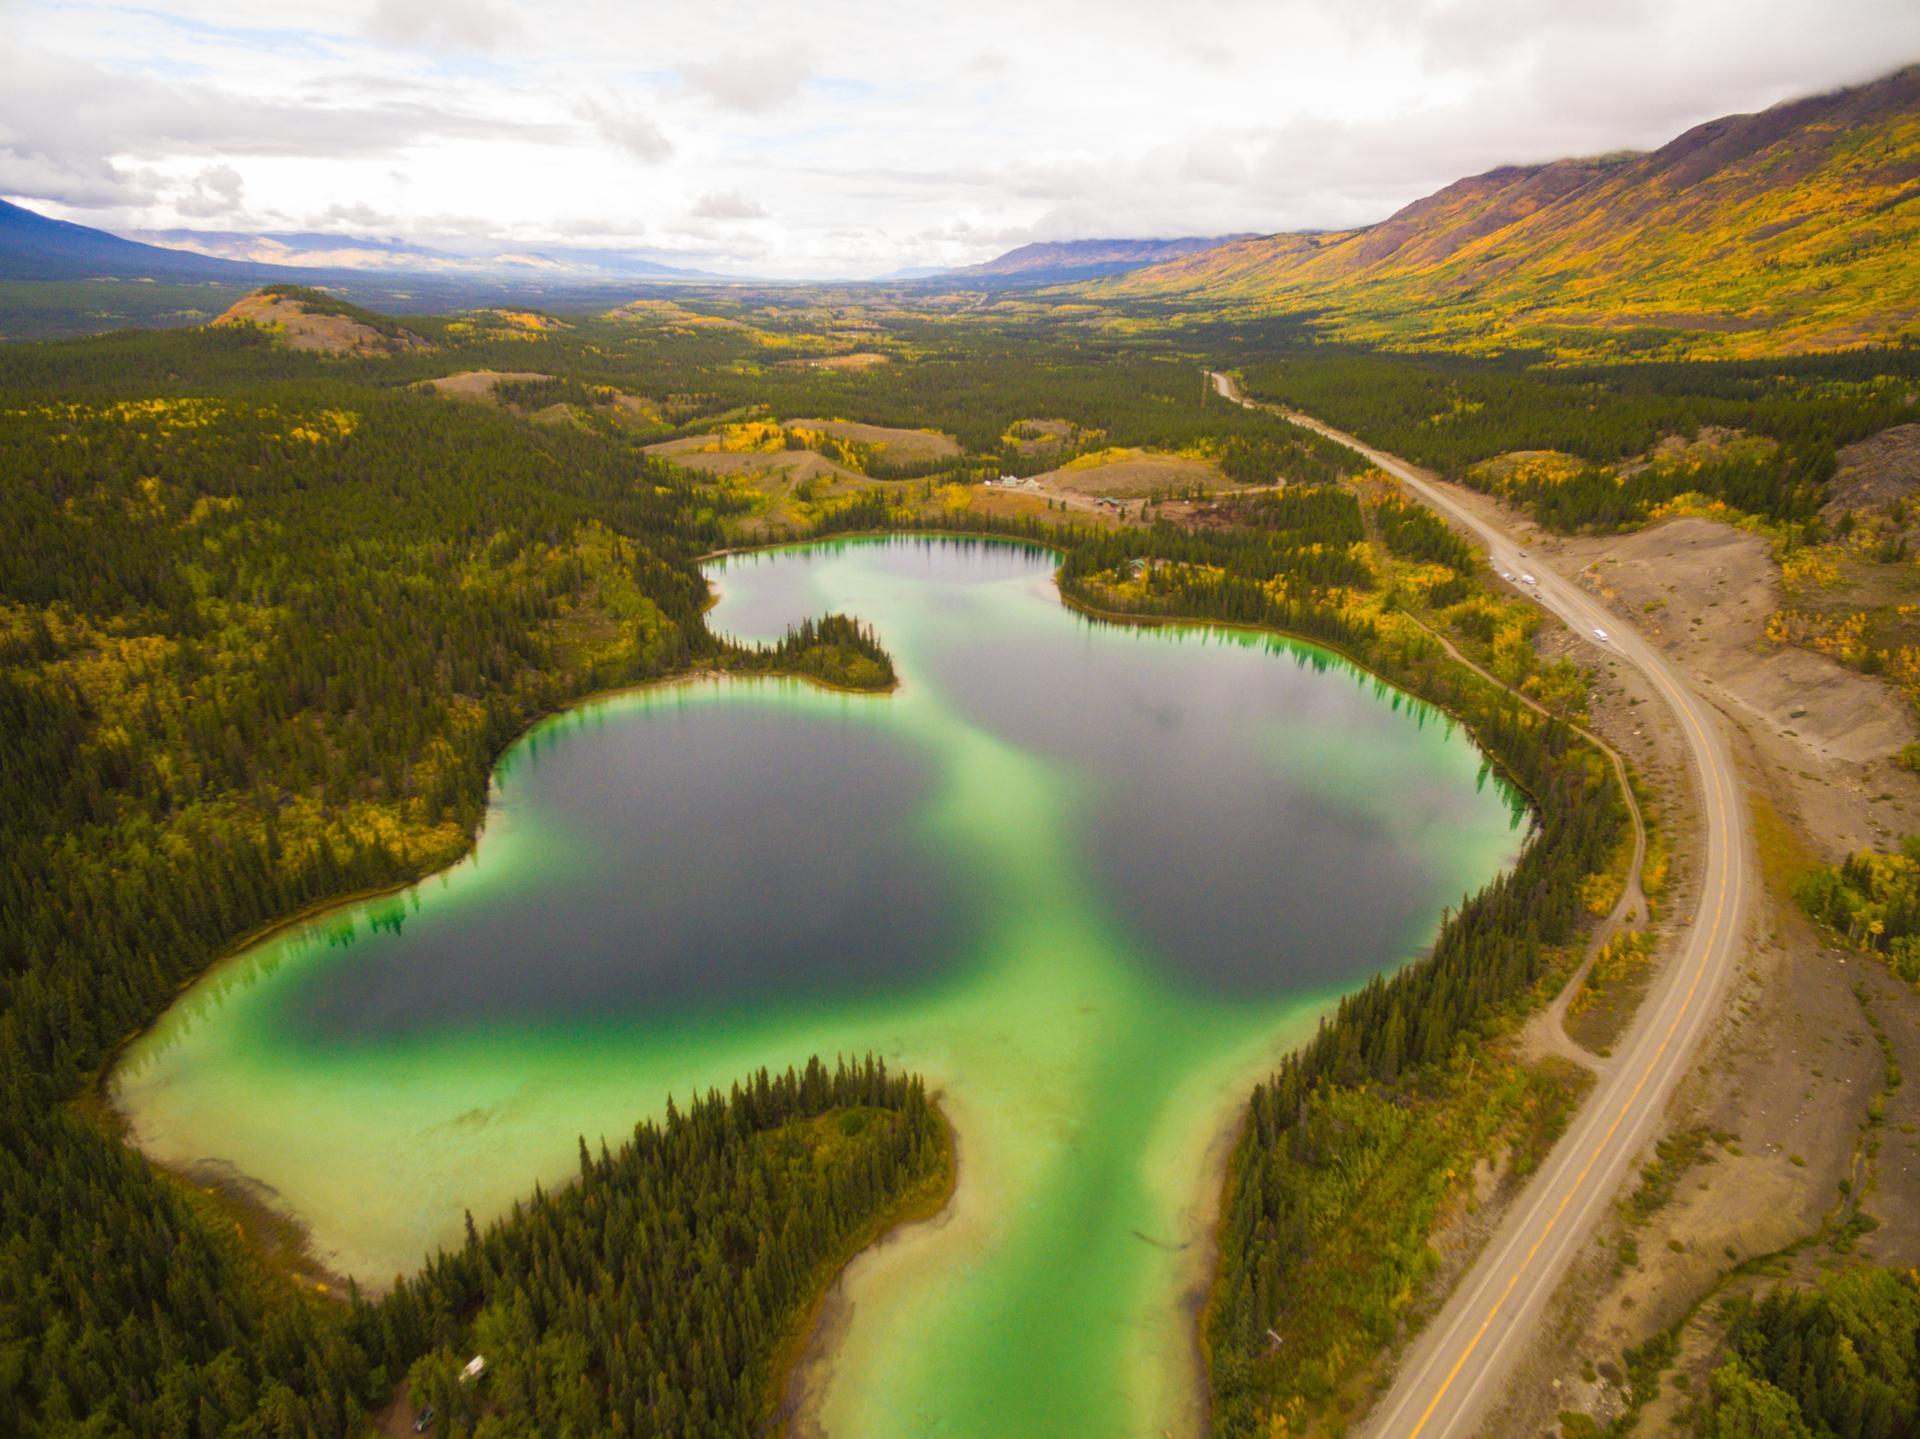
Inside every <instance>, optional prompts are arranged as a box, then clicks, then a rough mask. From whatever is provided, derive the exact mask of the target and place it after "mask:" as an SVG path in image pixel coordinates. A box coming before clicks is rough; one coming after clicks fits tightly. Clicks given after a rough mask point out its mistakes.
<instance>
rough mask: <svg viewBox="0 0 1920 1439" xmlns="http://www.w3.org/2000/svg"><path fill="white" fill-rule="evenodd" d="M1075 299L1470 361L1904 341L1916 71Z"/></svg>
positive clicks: (1531, 170)
mask: <svg viewBox="0 0 1920 1439" xmlns="http://www.w3.org/2000/svg"><path fill="white" fill-rule="evenodd" d="M1081 292H1082V293H1084V294H1085V295H1087V296H1088V297H1090V298H1101V299H1112V300H1160V301H1166V302H1169V303H1175V304H1178V305H1180V306H1181V307H1182V308H1183V309H1187V310H1192V309H1196V308H1199V309H1204V308H1207V307H1214V308H1217V309H1218V310H1220V311H1221V312H1223V313H1247V314H1252V313H1273V312H1276V311H1297V312H1302V313H1303V314H1305V315H1308V316H1309V317H1310V319H1309V323H1311V324H1312V325H1314V326H1315V327H1317V328H1318V329H1320V330H1322V331H1323V332H1325V333H1326V334H1328V335H1330V336H1332V337H1336V338H1340V339H1346V340H1357V341H1363V342H1368V343H1373V344H1381V345H1390V346H1416V347H1423V346H1431V347H1444V348H1450V349H1465V350H1478V351H1486V350H1500V349H1512V348H1518V347H1539V348H1543V349H1546V350H1548V351H1557V352H1561V353H1566V354H1569V355H1572V354H1592V353H1601V354H1614V355H1634V354H1649V355H1653V354H1691V355H1728V356H1738V355H1762V354H1776V353H1782V352H1790V351H1803V350H1813V349H1832V348H1838V347H1843V346H1848V345H1855V344H1861V343H1866V342H1876V341H1880V342H1884V341H1889V340H1893V339H1896V338H1898V337H1900V336H1902V335H1912V334H1915V333H1916V331H1920V66H1910V67H1908V68H1907V69H1904V70H1901V71H1899V72H1897V73H1895V74H1893V75H1889V76H1887V77H1886V78H1885V79H1883V80H1879V81H1876V82H1874V83H1872V84H1869V85H1861V86H1858V87H1855V88H1853V89H1849V90H1842V91H1839V92H1836V93H1834V94H1829V95H1820V96H1814V97H1811V98H1808V99H1802V100H1793V101H1789V102H1787V103H1785V104H1781V105H1776V106H1774V107H1772V108H1771V109H1768V110H1765V111H1762V112H1761V113H1759V114H1757V115H1733V116H1728V117H1726V118H1724V119H1719V120H1712V121H1709V122H1708V123H1706V124H1704V125H1698V126H1695V127H1694V128H1693V129H1691V130H1689V131H1687V133H1686V134H1684V135H1682V136H1680V137H1679V138H1678V139H1676V140H1674V141H1672V142H1671V143H1670V144H1667V145H1664V146H1662V147H1661V148H1660V149H1658V150H1655V151H1652V152H1651V153H1647V154H1622V155H1608V156H1602V157H1600V158H1598V159H1592V160H1563V161H1557V162H1555V163H1553V164H1548V165H1533V166H1508V167H1503V168H1501V169H1497V170H1490V171H1488V172H1487V173H1486V174H1484V175H1476V176H1474V177H1472V178H1471V179H1466V180H1460V181H1457V182H1455V183H1454V184H1452V185H1449V186H1447V187H1446V188H1445V189H1443V190H1440V191H1438V192H1436V193H1434V194H1432V195H1429V196H1428V197H1426V198H1425V199H1423V200H1417V201H1415V202H1414V203H1413V204H1411V205H1409V206H1407V207H1406V208H1405V209H1403V210H1401V211H1400V212H1399V213H1398V214H1396V215H1394V216H1392V217H1391V218H1390V219H1387V220H1385V221H1383V222H1382V223H1380V224H1378V225H1373V226H1369V227H1367V228H1366V229H1361V230H1349V231H1343V232H1338V233H1325V234H1313V235H1272V236H1267V237H1264V238H1259V239H1249V240H1241V241H1236V242H1234V243H1231V244H1226V245H1221V246H1218V247H1215V248H1212V249H1208V250H1203V251H1200V252H1198V253H1195V254H1192V255H1188V256H1183V257H1180V258H1177V259H1174V260H1171V261H1169V262H1167V263H1164V264H1160V265H1154V266H1151V267H1148V268H1145V269H1139V270H1135V271H1133V272H1132V273H1130V274H1127V275H1124V276H1121V277H1118V278H1116V279H1111V280H1106V281H1101V282H1098V283H1094V284H1091V285H1086V286H1083V287H1081Z"/></svg>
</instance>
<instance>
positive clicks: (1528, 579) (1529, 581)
mask: <svg viewBox="0 0 1920 1439" xmlns="http://www.w3.org/2000/svg"><path fill="white" fill-rule="evenodd" d="M1520 583H1521V584H1523V585H1537V584H1539V583H1540V581H1538V580H1536V579H1535V578H1534V577H1533V576H1532V575H1522V576H1520Z"/></svg>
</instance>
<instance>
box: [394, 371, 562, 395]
mask: <svg viewBox="0 0 1920 1439" xmlns="http://www.w3.org/2000/svg"><path fill="white" fill-rule="evenodd" d="M552 378H553V376H551V375H542V374H537V373H535V372H534V371H532V370H462V371H461V372H460V373H459V374H457V375H442V376H441V377H440V378H439V379H437V380H425V381H422V383H423V384H424V385H425V386H426V387H427V388H428V389H431V390H438V391H439V392H440V393H441V394H443V395H452V396H454V397H455V398H456V399H462V400H491V399H492V398H493V388H494V386H495V385H499V384H503V383H512V382H515V381H521V380H550V379H552Z"/></svg>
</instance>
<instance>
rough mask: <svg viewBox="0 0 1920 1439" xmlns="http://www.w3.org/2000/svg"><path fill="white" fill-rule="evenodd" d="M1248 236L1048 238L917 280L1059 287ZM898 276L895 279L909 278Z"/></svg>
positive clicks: (1207, 248)
mask: <svg viewBox="0 0 1920 1439" xmlns="http://www.w3.org/2000/svg"><path fill="white" fill-rule="evenodd" d="M1248 238H1250V237H1249V236H1246V235H1216V236H1212V237H1210V238H1209V237H1206V236H1201V235H1189V236H1185V237H1183V238H1181V239H1177V240H1046V241H1041V242H1039V243H1037V244H1032V245H1022V246H1020V248H1019V249H1017V250H1009V251H1007V252H1006V254H1004V255H1000V256H997V257H996V258H994V259H991V260H988V261H986V262H985V263H983V264H979V265H965V266H962V267H960V268H958V269H953V270H938V271H924V272H920V275H921V277H925V278H931V279H934V280H939V281H945V282H957V283H960V284H983V285H993V286H998V285H1058V284H1064V283H1066V282H1068V281H1071V280H1091V279H1097V278H1099V277H1101V276H1105V275H1123V274H1126V273H1127V272H1128V271H1130V270H1139V269H1142V268H1144V267H1145V266H1148V265H1157V264H1160V263H1162V262H1164V261H1167V260H1174V259H1178V258H1179V257H1181V256H1184V255H1194V254H1201V253H1204V252H1205V251H1208V250H1211V249H1214V248H1215V247H1216V246H1219V245H1224V244H1227V243H1229V242H1230V241H1233V240H1244V239H1248ZM913 277H914V276H913V275H912V274H911V272H902V274H901V275H900V276H899V278H903V279H904V278H913Z"/></svg>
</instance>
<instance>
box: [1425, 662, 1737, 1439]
mask: <svg viewBox="0 0 1920 1439" xmlns="http://www.w3.org/2000/svg"><path fill="white" fill-rule="evenodd" d="M1644 672H1645V673H1646V674H1647V677H1648V678H1649V679H1652V680H1653V681H1654V682H1655V684H1656V685H1657V686H1658V687H1659V688H1660V689H1661V690H1662V691H1663V692H1664V693H1665V694H1666V696H1667V698H1668V702H1669V703H1670V704H1671V705H1672V706H1673V709H1674V711H1675V713H1676V714H1678V715H1679V717H1680V720H1681V723H1682V724H1684V725H1685V726H1686V727H1687V728H1688V729H1689V730H1691V731H1692V732H1693V735H1694V736H1695V737H1696V740H1697V750H1698V752H1699V754H1700V755H1701V756H1702V757H1703V761H1704V758H1705V757H1706V756H1707V754H1708V743H1707V738H1706V735H1705V733H1704V731H1703V730H1702V729H1701V726H1700V724H1699V722H1698V721H1697V720H1696V719H1695V718H1694V717H1693V714H1692V712H1691V710H1690V709H1689V708H1688V707H1687V705H1686V704H1685V703H1684V701H1683V700H1682V699H1681V697H1680V695H1679V694H1678V693H1677V692H1675V690H1674V689H1673V687H1672V685H1671V684H1669V683H1668V682H1667V680H1666V679H1665V677H1664V676H1662V675H1659V674H1657V673H1656V672H1654V671H1652V670H1646V671H1644ZM1701 768H1702V770H1703V771H1705V772H1707V773H1708V774H1710V775H1711V777H1712V781H1713V791H1714V807H1715V810H1716V813H1717V818H1718V819H1719V820H1720V825H1721V830H1722V833H1723V834H1728V835H1730V834H1731V832H1732V831H1731V828H1730V826H1729V825H1728V819H1727V803H1726V790H1725V786H1724V785H1723V784H1722V782H1721V778H1720V775H1719V773H1718V770H1717V768H1715V767H1714V766H1712V765H1710V764H1706V763H1704V762H1703V763H1702V766H1701ZM1730 853H1731V846H1730V845H1723V846H1722V852H1721V855H1720V867H1721V869H1722V870H1723V871H1726V870H1728V868H1729V865H1728V859H1729V855H1730ZM1727 888H1728V885H1727V878H1726V876H1725V875H1724V874H1723V877H1722V879H1721V882H1720V898H1719V902H1718V903H1717V904H1716V905H1715V906H1714V912H1713V923H1712V925H1711V926H1710V927H1709V929H1708V931H1707V941H1706V944H1705V945H1704V946H1702V948H1701V951H1700V962H1699V963H1698V964H1697V965H1696V966H1695V967H1694V971H1693V979H1692V982H1691V983H1690V984H1689V985H1688V986H1687V992H1686V994H1685V995H1684V996H1682V998H1681V1001H1680V1007H1679V1008H1678V1009H1677V1010H1675V1011H1674V1016H1673V1020H1672V1022H1671V1023H1669V1024H1668V1025H1667V1032H1666V1033H1665V1034H1663V1035H1662V1036H1661V1037H1660V1043H1659V1044H1658V1045H1657V1046H1656V1047H1655V1049H1654V1052H1653V1056H1652V1058H1650V1059H1649V1060H1648V1061H1647V1066H1646V1068H1645V1069H1644V1070H1642V1071H1641V1073H1640V1078H1639V1079H1638V1080H1637V1081H1635V1083H1634V1086H1633V1089H1632V1090H1631V1091H1630V1092H1629V1093H1628V1095H1627V1097H1626V1098H1625V1099H1624V1100H1622V1101H1621V1104H1620V1108H1619V1111H1618V1112H1617V1113H1616V1114H1615V1115H1614V1117H1613V1122H1612V1123H1611V1124H1609V1125H1608V1126H1607V1130H1606V1133H1605V1134H1603V1135H1602V1136H1601V1137H1600V1139H1599V1141H1598V1142H1597V1143H1596V1144H1595V1145H1594V1147H1593V1151H1592V1153H1590V1154H1589V1155H1588V1156H1587V1162H1586V1163H1585V1164H1584V1165H1582V1166H1581V1169H1580V1172H1579V1173H1578V1174H1577V1175H1575V1176H1574V1179H1573V1183H1572V1184H1570V1185H1568V1186H1567V1189H1566V1192H1565V1193H1564V1194H1562V1195H1561V1196H1560V1202H1559V1204H1558V1205H1556V1206H1555V1207H1554V1211H1553V1213H1552V1214H1551V1215H1549V1216H1548V1218H1547V1222H1546V1225H1545V1227H1544V1228H1542V1229H1541V1231H1540V1233H1539V1236H1538V1237H1537V1238H1535V1239H1534V1241H1533V1243H1532V1244H1531V1245H1530V1246H1529V1247H1528V1249H1527V1252H1526V1255H1525V1256H1524V1257H1523V1258H1522V1259H1521V1261H1520V1263H1519V1265H1518V1267H1517V1268H1515V1270H1514V1272H1513V1273H1512V1274H1511V1275H1509V1276H1508V1278H1507V1283H1506V1287H1505V1288H1503V1289H1502V1290H1501V1291H1500V1296H1499V1298H1497V1299H1495V1300H1494V1302H1493V1306H1492V1307H1491V1308H1490V1309H1488V1310H1487V1315H1486V1318H1484V1319H1482V1320H1481V1321H1480V1327H1479V1328H1478V1329H1476V1330H1475V1331H1474V1333H1473V1337H1472V1338H1471V1339H1469V1340H1468V1341H1467V1345H1466V1347H1465V1348H1464V1349H1462V1350H1461V1351H1460V1357H1459V1358H1458V1359H1456V1360H1454V1361H1453V1367H1452V1368H1451V1369H1449V1370H1448V1371H1447V1377H1446V1378H1445V1379H1443V1380H1442V1381H1441V1382H1440V1387H1439V1389H1438V1390H1436V1391H1435V1393H1434V1396H1433V1398H1432V1399H1430V1400H1428V1401H1427V1407H1426V1409H1425V1410H1423V1411H1422V1412H1421V1415H1420V1418H1419V1421H1418V1422H1417V1423H1415V1424H1414V1426H1413V1428H1412V1429H1411V1430H1410V1431H1408V1435H1407V1439H1419V1436H1420V1433H1421V1431H1422V1430H1424V1429H1425V1428H1426V1427H1427V1424H1428V1422H1429V1421H1430V1420H1431V1419H1432V1418H1433V1414H1434V1411H1435V1410H1436V1409H1438V1408H1439V1407H1440V1405H1441V1403H1442V1402H1443V1401H1444V1400H1445V1399H1446V1397H1447V1393H1448V1391H1449V1390H1451V1389H1452V1387H1453V1382H1454V1380H1456V1379H1457V1378H1459V1377H1460V1371H1461V1370H1462V1369H1464V1368H1465V1367H1466V1363H1467V1361H1468V1360H1469V1359H1471V1358H1472V1357H1473V1353H1474V1350H1476V1349H1478V1348H1479V1347H1480V1341H1481V1340H1482V1339H1483V1338H1485V1337H1486V1333H1487V1330H1488V1329H1490V1328H1491V1327H1492V1326H1493V1322H1494V1320H1496V1319H1497V1318H1499V1316H1500V1311H1501V1310H1502V1309H1503V1308H1505V1307H1506V1303H1507V1300H1508V1299H1509V1298H1511V1297H1512V1295H1513V1291H1514V1290H1515V1289H1516V1288H1517V1287H1518V1286H1519V1283H1520V1277H1521V1276H1522V1275H1523V1274H1525V1273H1526V1271H1527V1267H1528V1266H1529V1265H1531V1264H1532V1263H1533V1260H1534V1257H1535V1256H1536V1255H1537V1254H1538V1253H1539V1252H1540V1246H1541V1245H1543V1244H1545V1243H1546V1242H1547V1239H1548V1237H1549V1236H1550V1235H1551V1234H1552V1233H1553V1230H1554V1227H1555V1226H1556V1225H1557V1224H1558V1223H1559V1222H1560V1218H1561V1216H1562V1215H1563V1214H1564V1213H1565V1212H1566V1209H1567V1206H1568V1205H1569V1204H1570V1203H1572V1201H1573V1196H1574V1195H1575V1194H1576V1193H1578V1192H1579V1191H1580V1189H1581V1188H1582V1186H1584V1185H1585V1183H1586V1181H1587V1177H1588V1175H1590V1174H1591V1173H1592V1172H1593V1166H1594V1165H1595V1164H1596V1163H1597V1162H1598V1161H1599V1159H1600V1156H1601V1155H1602V1154H1603V1153H1605V1151H1606V1149H1607V1147H1608V1146H1609V1145H1610V1144H1611V1143H1612V1142H1613V1138H1614V1135H1615V1134H1616V1133H1617V1132H1618V1131H1619V1128H1620V1125H1621V1122H1622V1121H1623V1120H1624V1119H1625V1118H1626V1117H1627V1115H1628V1114H1629V1113H1630V1112H1631V1111H1632V1109H1633V1106H1634V1104H1635V1103H1636V1102H1637V1101H1638V1100H1639V1098H1640V1094H1641V1091H1642V1090H1644V1089H1645V1088H1646V1084H1647V1081H1648V1080H1649V1079H1651V1078H1652V1077H1653V1073H1654V1070H1655V1069H1657V1068H1658V1067H1659V1064H1660V1061H1661V1059H1662V1058H1663V1057H1664V1056H1665V1055H1666V1052H1667V1047H1668V1046H1669V1045H1670V1044H1671V1043H1672V1042H1673V1036H1674V1035H1675V1034H1676V1033H1677V1032H1678V1031H1679V1028H1680V1023H1681V1021H1682V1020H1683V1019H1685V1018H1686V1015H1687V1013H1688V1011H1689V1009H1690V1008H1691V1007H1692V1005H1693V1001H1694V999H1695V997H1696V995H1697V993H1698V991H1699V988H1700V981H1701V980H1702V979H1703V978H1705V976H1706V973H1707V966H1708V963H1709V961H1710V960H1711V959H1712V957H1713V950H1714V945H1715V943H1716V942H1717V941H1718V939H1719V936H1720V925H1721V921H1722V919H1723V918H1724V917H1725V914H1726V904H1727Z"/></svg>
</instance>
